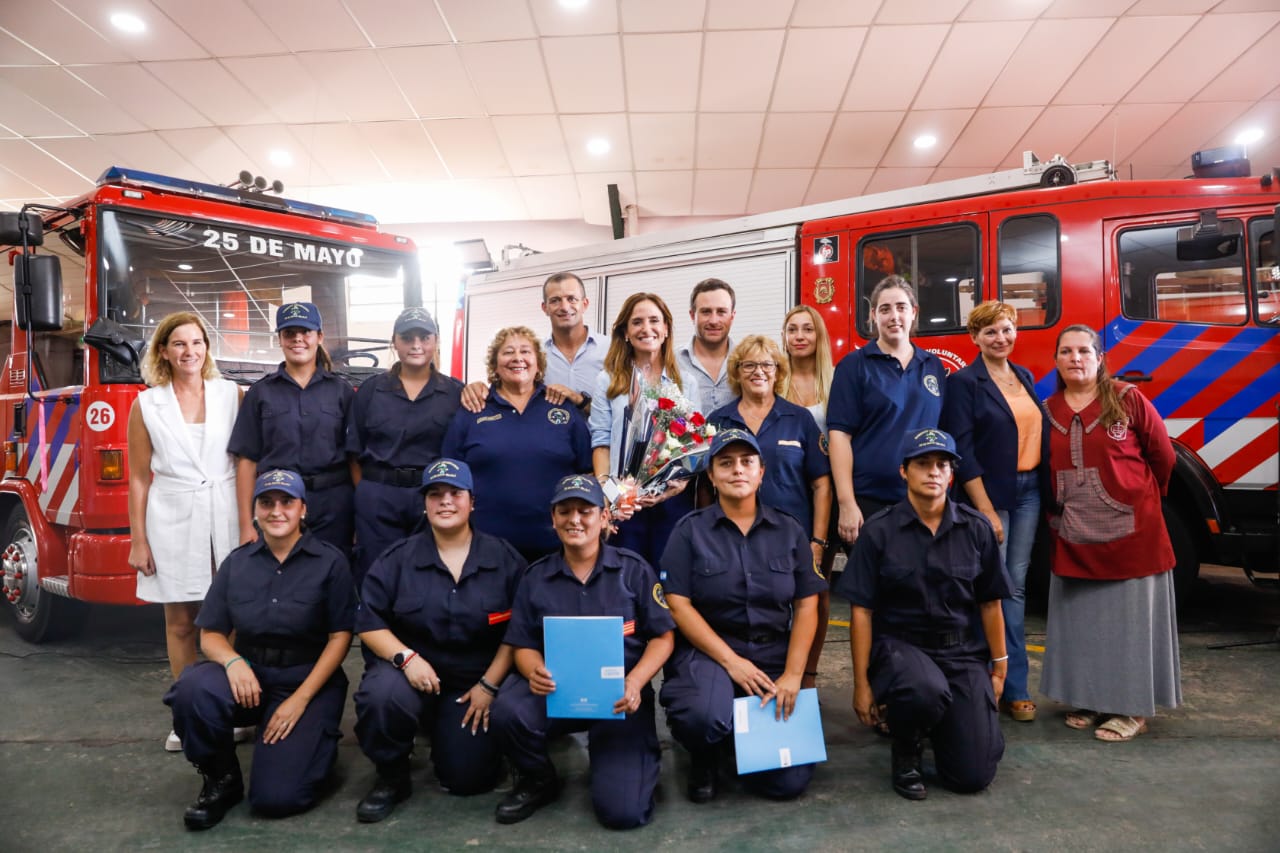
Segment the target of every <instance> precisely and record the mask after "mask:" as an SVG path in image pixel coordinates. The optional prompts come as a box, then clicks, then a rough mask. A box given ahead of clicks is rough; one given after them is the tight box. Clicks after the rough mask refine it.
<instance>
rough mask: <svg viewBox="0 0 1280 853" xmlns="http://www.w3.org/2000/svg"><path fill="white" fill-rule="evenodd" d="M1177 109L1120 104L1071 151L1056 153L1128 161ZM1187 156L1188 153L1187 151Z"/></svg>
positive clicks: (1074, 158)
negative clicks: (1135, 150)
mask: <svg viewBox="0 0 1280 853" xmlns="http://www.w3.org/2000/svg"><path fill="white" fill-rule="evenodd" d="M1177 111H1178V105H1177V104H1120V105H1119V106H1117V107H1116V108H1115V109H1113V110H1112V111H1111V112H1110V113H1109V114H1108V115H1107V116H1106V117H1104V118H1103V119H1102V121H1100V122H1098V125H1097V126H1096V127H1095V128H1094V129H1093V132H1092V133H1090V134H1089V135H1088V136H1086V137H1085V138H1084V139H1082V140H1081V141H1080V142H1079V143H1078V144H1077V145H1076V146H1075V148H1074V149H1073V150H1072V151H1070V152H1067V151H1060V152H1056V153H1060V154H1063V155H1065V156H1067V157H1069V158H1070V159H1071V161H1072V162H1075V163H1080V162H1083V161H1085V160H1110V161H1111V162H1112V163H1114V164H1116V165H1120V164H1124V163H1128V162H1130V158H1131V157H1132V155H1133V152H1134V149H1136V148H1137V147H1138V146H1139V145H1141V144H1142V143H1143V142H1145V141H1147V139H1148V138H1149V137H1150V136H1151V134H1153V133H1155V132H1156V131H1157V130H1159V129H1160V127H1161V126H1163V125H1164V123H1165V122H1167V121H1168V120H1169V119H1170V118H1171V117H1172V116H1173V114H1174V113H1175V112H1177ZM1036 153H1037V154H1038V153H1040V152H1036ZM1046 156H1047V155H1046ZM1187 156H1188V157H1190V156H1191V154H1190V152H1187Z"/></svg>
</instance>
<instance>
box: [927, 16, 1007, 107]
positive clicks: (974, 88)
mask: <svg viewBox="0 0 1280 853" xmlns="http://www.w3.org/2000/svg"><path fill="white" fill-rule="evenodd" d="M1030 26H1031V22H1030V21H988V22H983V23H974V24H956V25H955V26H953V27H952V28H951V34H950V35H948V36H947V40H946V42H945V43H944V44H943V45H942V50H941V52H940V53H939V54H938V56H937V57H936V58H935V59H934V63H933V67H932V68H931V69H930V71H929V75H928V76H927V77H926V78H925V81H924V83H923V84H922V85H921V86H920V92H919V94H917V95H916V100H915V103H914V104H913V105H912V107H913V108H914V109H918V110H935V109H944V108H946V107H948V106H952V107H955V106H961V107H976V106H978V105H979V104H980V103H982V99H983V97H984V96H985V95H986V93H987V90H988V89H990V88H991V84H992V82H994V81H995V79H996V77H997V76H998V75H999V74H1000V71H1001V69H1002V68H1004V65H1005V63H1006V62H1007V61H1008V59H1009V56H1010V55H1011V54H1012V53H1013V51H1014V50H1015V48H1016V47H1017V45H1018V42H1020V41H1021V40H1022V37H1023V36H1024V35H1025V34H1026V32H1027V30H1028V29H1029V28H1030Z"/></svg>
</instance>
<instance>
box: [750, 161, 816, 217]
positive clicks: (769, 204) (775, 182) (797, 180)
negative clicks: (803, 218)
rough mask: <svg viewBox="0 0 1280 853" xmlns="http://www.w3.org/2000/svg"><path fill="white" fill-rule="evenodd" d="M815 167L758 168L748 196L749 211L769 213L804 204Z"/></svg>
mask: <svg viewBox="0 0 1280 853" xmlns="http://www.w3.org/2000/svg"><path fill="white" fill-rule="evenodd" d="M812 178H813V169H757V170H756V174H755V178H754V179H753V180H752V181H751V192H750V194H749V195H748V196H747V213H768V212H769V211H771V210H783V209H785V208H788V207H799V206H800V205H802V204H804V196H805V191H806V190H807V189H808V188H809V181H810V179H812Z"/></svg>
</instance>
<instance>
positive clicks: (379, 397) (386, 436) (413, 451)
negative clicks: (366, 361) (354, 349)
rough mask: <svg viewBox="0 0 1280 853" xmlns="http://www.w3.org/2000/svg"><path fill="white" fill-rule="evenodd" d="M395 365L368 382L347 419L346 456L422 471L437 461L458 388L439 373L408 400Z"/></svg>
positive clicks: (451, 417)
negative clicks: (351, 455) (348, 454)
mask: <svg viewBox="0 0 1280 853" xmlns="http://www.w3.org/2000/svg"><path fill="white" fill-rule="evenodd" d="M398 367H399V365H397V366H395V367H392V368H391V370H390V371H388V372H387V373H381V374H379V375H377V376H374V377H372V378H371V379H367V380H365V381H364V383H362V384H361V385H360V390H358V391H356V396H355V400H354V402H353V403H352V404H351V408H350V410H349V411H348V416H347V443H346V450H347V453H350V454H353V455H355V456H357V457H358V458H359V460H360V461H361V462H376V463H378V464H381V465H389V466H391V467H392V468H425V467H427V466H428V465H430V464H431V463H432V462H435V461H436V460H437V459H439V458H440V447H441V445H443V444H444V434H445V432H446V431H447V430H448V429H449V422H450V421H451V420H452V419H453V416H454V413H456V412H457V411H458V405H459V400H460V399H461V398H462V383H461V382H459V381H458V380H456V379H454V378H453V377H452V376H445V375H444V374H442V373H441V372H440V371H438V370H432V371H431V378H430V379H428V380H427V384H426V385H424V386H422V390H421V391H419V392H418V396H417V397H416V398H414V399H412V400H410V399H409V395H408V394H406V393H405V390H404V385H403V384H401V382H400V371H399V369H398Z"/></svg>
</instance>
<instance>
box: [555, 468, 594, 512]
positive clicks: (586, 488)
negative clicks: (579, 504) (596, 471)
mask: <svg viewBox="0 0 1280 853" xmlns="http://www.w3.org/2000/svg"><path fill="white" fill-rule="evenodd" d="M574 499H576V500H580V501H586V502H587V503H589V504H591V505H592V506H601V507H602V506H604V505H605V499H604V490H603V489H601V488H600V482H599V481H598V480H597V479H596V478H595V477H592V476H590V475H588V474H573V475H571V476H568V477H564V478H562V479H561V480H560V482H558V483H556V491H555V494H553V495H552V496H551V505H552V506H555V505H556V504H558V503H560V502H561V501H567V500H574Z"/></svg>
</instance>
